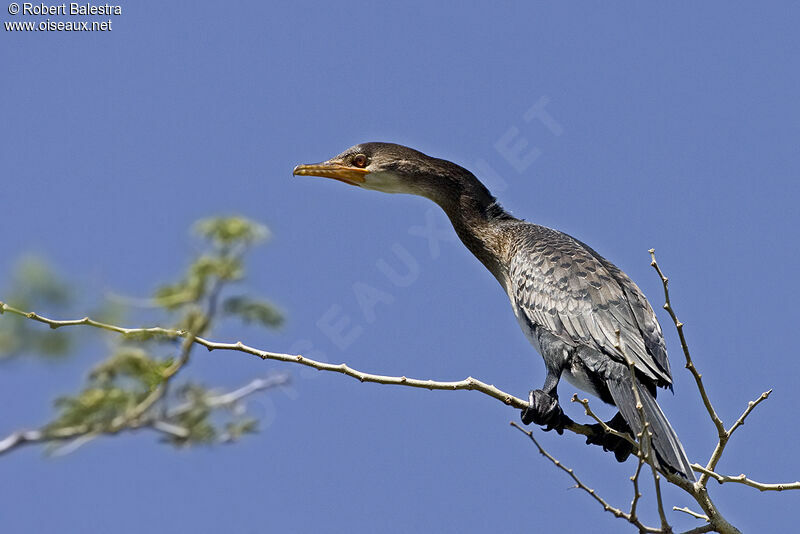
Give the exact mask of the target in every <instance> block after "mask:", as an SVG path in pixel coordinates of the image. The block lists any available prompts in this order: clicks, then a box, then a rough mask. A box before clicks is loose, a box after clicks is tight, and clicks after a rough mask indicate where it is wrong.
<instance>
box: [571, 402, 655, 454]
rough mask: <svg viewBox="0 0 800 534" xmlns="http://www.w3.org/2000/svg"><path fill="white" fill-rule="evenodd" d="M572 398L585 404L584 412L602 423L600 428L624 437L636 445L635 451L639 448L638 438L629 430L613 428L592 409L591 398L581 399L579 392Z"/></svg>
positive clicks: (613, 434) (582, 404)
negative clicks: (630, 433)
mask: <svg viewBox="0 0 800 534" xmlns="http://www.w3.org/2000/svg"><path fill="white" fill-rule="evenodd" d="M570 400H571V401H572V402H577V403H579V404H580V405H581V406H583V411H584V413H585V414H586V415H588V416H589V417H591V418H592V419H594V420H595V421H597V422H598V423H599V424H600V428H602V429H603V431H604V432H605V433H607V434H611V435H612V436H616V437H618V438H620V439H624V440H625V441H627V442H628V443H630V444H631V445H632V446H633V447H634V452H636V451H638V450H639V444H638V443H637V442H636V440H634V439H633V438H631V436H630V435H629V434H628V433H627V432H620V431H619V430H615V429H613V428H611V427H610V426H608V423H606V422H605V421H603V420H602V419H600V417H598V416H597V414H596V413H594V412H593V411H592V409H591V408H590V407H589V399H581V398H579V397H578V394H577V393H573V394H572V398H571V399H570Z"/></svg>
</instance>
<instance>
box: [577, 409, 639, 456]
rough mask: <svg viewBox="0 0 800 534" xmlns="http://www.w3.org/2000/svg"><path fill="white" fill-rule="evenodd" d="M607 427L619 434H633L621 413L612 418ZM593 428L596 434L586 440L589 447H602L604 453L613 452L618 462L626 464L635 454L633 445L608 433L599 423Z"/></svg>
mask: <svg viewBox="0 0 800 534" xmlns="http://www.w3.org/2000/svg"><path fill="white" fill-rule="evenodd" d="M606 425H607V426H609V427H611V428H613V429H614V430H616V431H617V432H624V433H627V434H631V429H630V427H629V426H628V423H626V422H625V420H624V419H623V418H622V415H621V414H619V413H618V414H617V415H615V416H614V417H612V418H611V420H610V421H607V422H606ZM591 428H592V430H593V431H594V434H593V435H591V436H588V437H587V438H586V444H587V445H600V446H601V447H603V450H604V451H611V452H613V453H614V457H615V458H616V459H617V461H618V462H624V461H625V460H627V458H628V456H630V455H631V453H632V452H633V445H631V444H630V443H629V442H628V441H627V440H625V439H623V438H620V437H618V436H615V435H614V434H609V433H607V432H606V431H605V430H603V427H602V425H600V424H599V423H598V424H594V425H591Z"/></svg>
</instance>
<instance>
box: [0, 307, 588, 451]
mask: <svg viewBox="0 0 800 534" xmlns="http://www.w3.org/2000/svg"><path fill="white" fill-rule="evenodd" d="M4 312H8V313H13V314H16V315H20V316H23V317H27V318H28V319H31V320H34V321H38V322H40V323H44V324H46V325H48V326H49V327H50V328H53V329H56V328H62V327H66V326H80V325H85V326H91V327H94V328H99V329H101V330H108V331H110V332H116V333H118V334H123V335H126V336H135V335H140V334H155V335H161V336H165V337H168V338H183V339H184V343H186V342H187V340H189V339H191V342H190V344H191V343H194V344H197V345H201V346H203V347H205V348H207V349H208V350H209V351H214V350H232V351H238V352H244V353H246V354H251V355H253V356H257V357H259V358H261V359H262V360H277V361H282V362H292V363H299V364H301V365H305V366H306V367H311V368H313V369H317V370H319V371H332V372H335V373H341V374H344V375H347V376H350V377H353V378H355V379H357V380H359V381H361V382H374V383H377V384H386V385H397V386H408V387H413V388H422V389H428V390H434V389H436V390H473V391H479V392H481V393H483V394H485V395H488V396H490V397H492V398H494V399H497V400H499V401H500V402H502V403H503V404H506V405H508V406H511V407H514V408H518V409H523V408H527V407H528V402H527V401H525V400H522V399H520V398H518V397H515V396H514V395H511V394H510V393H506V392H505V391H502V390H500V389H498V388H496V387H495V386H493V385H490V384H486V383H485V382H481V381H480V380H477V379H475V378H472V377H467V378H465V379H464V380H459V381H453V382H438V381H434V380H421V379H417V378H408V377H405V376H384V375H377V374H372V373H365V372H362V371H358V370H356V369H353V368H352V367H350V366H348V365H347V364H345V363H341V364H330V363H325V362H320V361H317V360H312V359H311V358H306V357H305V356H302V355H300V354H282V353H278V352H269V351H265V350H260V349H257V348H254V347H251V346H248V345H245V344H243V343H242V342H241V341H237V342H235V343H218V342H214V341H210V340H208V339H205V338H203V337H200V336H192V335H191V334H190V333H189V332H187V331H185V330H172V329H168V328H161V327H152V328H124V327H121V326H117V325H112V324H108V323H101V322H99V321H95V320H93V319H90V318H89V317H84V318H83V319H77V320H67V321H57V320H54V319H49V318H47V317H44V316H42V315H39V314H37V313H34V312H26V311H23V310H19V309H16V308H14V307H12V306H9V305H8V304H5V303H3V302H0V314H2V313H4ZM564 428H565V429H566V430H570V431H571V432H574V433H576V434H581V435H584V436H590V435H593V433H594V431H593V430H592V428H591V427H589V426H588V425H581V424H578V423H575V422H574V421H567V424H566V425H565V426H564Z"/></svg>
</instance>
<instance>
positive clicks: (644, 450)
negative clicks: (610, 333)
mask: <svg viewBox="0 0 800 534" xmlns="http://www.w3.org/2000/svg"><path fill="white" fill-rule="evenodd" d="M616 336H617V340H616V343H615V345H614V346H615V348H616V349H617V350H618V351H619V352H620V353H621V354H622V357H623V358H625V362H626V363H627V364H628V374H629V375H630V377H631V390H632V391H633V398H634V399H635V401H636V411H637V412H638V414H639V420H640V422H641V425H642V431H641V432H639V435H638V437H639V453H638V454H639V458H640V459H643V460H644V461H645V462H646V463H647V464H648V465H649V466H650V470H651V471H652V473H653V485H654V486H655V489H656V504H657V506H658V516H659V518H660V519H661V530H662V531H664V532H672V527H671V526H670V524H669V522H668V521H667V515H666V514H665V513H664V501H663V500H662V498H661V477H660V476H659V474H658V470H659V468H657V467H656V458H655V451H654V449H653V431H652V430H651V428H650V421H648V420H647V417H646V416H645V413H644V406H643V405H642V397H641V393H640V392H639V381H638V379H637V378H636V364H635V363H634V361H633V359H631V358H630V357H629V356H628V353H627V351H626V350H625V347H624V346H623V345H622V338H621V336H620V331H619V330H617V331H616Z"/></svg>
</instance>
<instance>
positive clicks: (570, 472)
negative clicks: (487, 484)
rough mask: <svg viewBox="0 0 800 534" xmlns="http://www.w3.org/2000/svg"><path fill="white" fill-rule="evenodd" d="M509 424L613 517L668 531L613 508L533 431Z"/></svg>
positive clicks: (644, 528)
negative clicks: (549, 451)
mask: <svg viewBox="0 0 800 534" xmlns="http://www.w3.org/2000/svg"><path fill="white" fill-rule="evenodd" d="M511 426H513V427H514V428H516V429H517V430H519V431H520V432H522V433H523V434H525V435H526V436H528V438H529V439H530V440H531V441H532V442H533V444H534V445H536V448H537V449H539V453H540V454H541V455H542V456H544V457H545V458H547V459H548V460H550V461H551V462H552V463H553V465H555V466H556V467H557V468H559V469H561V470H562V471H564V472H565V473H567V474H568V475H569V476H570V478H572V480H573V481H574V482H575V487H577V488H579V489H582V490H583V491H585V492H586V493H588V494H589V495H590V496H591V497H592V498H593V499H594V500H595V501H597V502H598V503H600V505H601V506H602V507H603V510H605V511H606V512H609V513H611V514H613V515H614V517H617V518H620V519H624V520H626V521H628V522H629V523H631V524H632V525H634V526H635V527H636V528H638V529H639V532H654V533H663V532H668V531H664V530H662V529H659V528H654V527H648V526H647V525H645V524H643V523H642V522H641V521H639V519H638V518H637V517H636V516H635V515H632V514H629V513H625V512H624V511H622V510H621V509H619V508H615V507H614V506H611V504H609V503H608V501H606V500H605V499H603V498H602V497H601V496H600V495H598V494H597V492H596V491H595V490H594V489H592V488H590V487H589V486H587V485H586V484H584V483H583V482H582V481H581V479H580V478H578V476H577V475H576V474H575V470H574V469H571V468H569V467H567V466H565V465H564V464H563V463H561V461H560V460H558V459H556V458H555V457H554V456H553V455H551V454H550V453H548V452H547V451H546V450H544V447H542V446H541V445H540V444H539V442H538V441H537V440H536V438H535V437H533V432H531V431H529V430H525V429H524V428H522V427H521V426H519V425H518V424H517V423H514V422H513V421H512V422H511Z"/></svg>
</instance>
